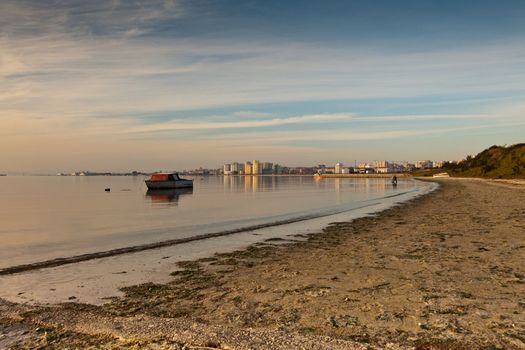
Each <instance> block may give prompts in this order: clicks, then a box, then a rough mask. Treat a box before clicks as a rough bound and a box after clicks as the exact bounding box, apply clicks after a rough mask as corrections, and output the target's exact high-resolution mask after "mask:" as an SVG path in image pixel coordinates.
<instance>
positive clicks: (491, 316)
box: [0, 179, 525, 349]
mask: <svg viewBox="0 0 525 350" xmlns="http://www.w3.org/2000/svg"><path fill="white" fill-rule="evenodd" d="M432 181H436V180H432ZM438 181H439V183H440V184H441V186H440V188H439V189H438V190H437V191H435V192H433V193H431V194H429V195H426V196H424V197H420V198H417V199H415V200H412V201H410V202H408V203H405V204H402V205H399V206H396V207H394V208H391V209H388V210H386V211H383V212H381V213H380V214H378V215H374V216H370V217H365V218H361V219H357V220H354V221H352V222H339V223H334V224H332V225H330V226H328V227H326V228H325V229H324V230H323V232H321V233H317V234H313V235H310V236H309V237H308V239H307V240H304V237H301V238H303V239H300V240H299V239H298V240H297V242H295V243H292V244H281V243H283V242H282V241H281V240H280V239H274V240H270V241H267V242H265V243H262V244H261V243H259V244H256V245H253V246H251V247H250V248H248V249H246V250H242V251H237V252H234V253H227V254H220V255H217V256H214V257H211V258H205V259H201V260H198V261H187V262H182V263H178V266H173V270H174V273H173V281H172V282H169V283H167V284H151V283H149V284H142V285H138V286H134V287H128V288H126V289H125V290H124V292H125V296H123V297H118V298H113V299H111V300H109V301H108V303H107V304H104V305H100V306H93V305H87V304H77V303H74V302H71V303H66V304H61V305H56V306H46V307H38V306H30V305H23V304H15V303H9V302H7V301H1V300H0V348H14V349H20V348H22V349H25V348H70V349H72V348H73V349H74V348H89V347H92V348H109V349H122V348H126V349H127V348H137V349H138V348H141V349H142V348H149V349H385V348H386V349H525V263H524V261H525V186H523V185H522V184H513V183H501V182H493V181H484V180H466V179H442V180H438ZM180 267H183V269H182V270H180V269H179V268H180Z"/></svg>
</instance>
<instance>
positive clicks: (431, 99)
mask: <svg viewBox="0 0 525 350" xmlns="http://www.w3.org/2000/svg"><path fill="white" fill-rule="evenodd" d="M523 18H525V2H523V1H479V0H478V1H422V0H419V1H416V0H414V1H379V0H378V1H364V0H363V1H215V0H209V1H177V0H173V1H123V0H121V1H95V0H93V1H24V0H22V1H20V0H16V1H15V0H3V1H2V2H1V3H0V149H3V150H4V151H3V152H2V157H1V158H0V161H1V162H2V163H0V171H29V172H31V171H34V172H46V171H49V172H54V171H70V170H77V169H91V170H116V171H117V170H131V169H142V170H155V169H182V168H192V167H197V166H207V167H218V166H220V165H221V164H222V163H225V162H231V161H242V160H245V159H260V160H262V161H274V162H279V163H282V164H287V165H313V164H318V163H327V164H330V163H335V162H339V161H341V162H347V163H353V162H354V160H358V161H372V160H381V159H388V160H398V161H402V160H408V161H413V160H417V159H435V160H441V159H460V158H463V157H465V156H466V155H468V154H475V153H477V152H478V151H480V150H482V149H484V148H486V147H488V146H490V145H492V144H512V143H517V142H523V141H524V140H523V135H525V118H524V112H525V101H524V97H525V21H523ZM7 149H9V152H6V150H7Z"/></svg>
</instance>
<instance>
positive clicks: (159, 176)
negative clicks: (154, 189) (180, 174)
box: [151, 174, 170, 181]
mask: <svg viewBox="0 0 525 350" xmlns="http://www.w3.org/2000/svg"><path fill="white" fill-rule="evenodd" d="M169 179H170V174H153V175H151V181H168V180H169Z"/></svg>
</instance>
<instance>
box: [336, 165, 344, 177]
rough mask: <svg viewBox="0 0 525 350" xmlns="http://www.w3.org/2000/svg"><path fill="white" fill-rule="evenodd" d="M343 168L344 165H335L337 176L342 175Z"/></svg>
mask: <svg viewBox="0 0 525 350" xmlns="http://www.w3.org/2000/svg"><path fill="white" fill-rule="evenodd" d="M343 168H344V165H343V163H337V164H336V165H335V173H336V174H342V173H343Z"/></svg>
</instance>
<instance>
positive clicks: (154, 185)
mask: <svg viewBox="0 0 525 350" xmlns="http://www.w3.org/2000/svg"><path fill="white" fill-rule="evenodd" d="M145 182H146V186H148V189H150V190H158V189H169V188H192V187H193V180H187V179H181V178H180V177H179V174H177V173H157V174H153V175H151V177H150V178H149V179H148V180H146V181H145Z"/></svg>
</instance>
